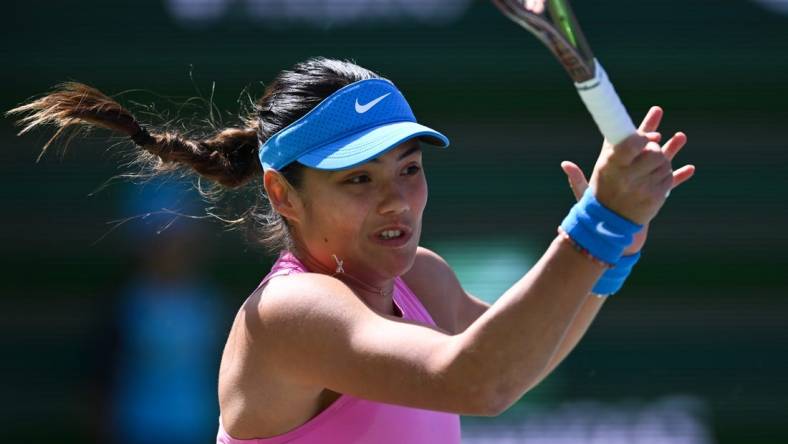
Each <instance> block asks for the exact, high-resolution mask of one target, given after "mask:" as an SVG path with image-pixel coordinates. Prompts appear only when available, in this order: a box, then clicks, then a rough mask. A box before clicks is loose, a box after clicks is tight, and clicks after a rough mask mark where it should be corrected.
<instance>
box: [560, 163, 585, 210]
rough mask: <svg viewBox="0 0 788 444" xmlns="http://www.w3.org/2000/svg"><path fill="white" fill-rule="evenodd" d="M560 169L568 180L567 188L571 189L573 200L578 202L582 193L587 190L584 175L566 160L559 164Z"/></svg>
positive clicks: (578, 168) (577, 167)
mask: <svg viewBox="0 0 788 444" xmlns="http://www.w3.org/2000/svg"><path fill="white" fill-rule="evenodd" d="M561 169H562V170H564V173H566V177H567V179H568V180H569V187H570V188H571V189H572V193H573V194H574V195H575V199H577V200H580V198H581V197H583V193H585V192H586V189H587V188H588V181H587V180H586V176H585V174H583V170H581V169H580V167H579V166H577V165H575V164H574V163H572V162H569V161H568V160H565V161H563V162H561Z"/></svg>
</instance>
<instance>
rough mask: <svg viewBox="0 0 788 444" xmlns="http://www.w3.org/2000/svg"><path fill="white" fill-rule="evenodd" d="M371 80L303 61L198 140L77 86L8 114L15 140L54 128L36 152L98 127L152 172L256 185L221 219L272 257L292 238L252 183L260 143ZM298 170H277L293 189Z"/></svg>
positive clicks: (327, 63)
mask: <svg viewBox="0 0 788 444" xmlns="http://www.w3.org/2000/svg"><path fill="white" fill-rule="evenodd" d="M369 78H379V76H378V75H377V74H375V73H374V72H372V71H369V70H367V69H365V68H362V67H360V66H358V65H356V64H354V63H352V62H349V61H342V60H334V59H327V58H323V57H318V58H312V59H309V60H306V61H304V62H301V63H298V64H296V65H295V66H293V67H292V68H291V69H289V70H284V71H281V72H280V73H279V74H278V75H277V76H276V78H275V79H274V81H273V82H271V83H270V84H269V85H268V86H267V87H266V89H265V92H264V93H263V96H262V97H261V98H260V99H259V100H257V102H256V103H255V105H254V107H253V109H252V110H250V111H249V112H247V113H246V115H240V116H239V121H240V122H239V123H240V125H239V126H238V127H230V128H224V129H220V130H217V131H215V132H213V133H212V134H209V135H208V136H206V137H204V138H188V137H186V136H184V135H182V133H181V132H178V131H175V130H162V131H158V130H156V129H154V128H152V127H149V126H148V125H143V124H142V123H140V122H139V121H138V120H137V119H136V118H135V117H134V116H133V115H132V114H131V113H130V112H129V111H127V110H126V109H125V108H124V107H122V106H121V105H120V104H119V103H118V102H117V101H115V100H114V99H112V98H110V97H108V96H106V95H104V94H103V93H102V92H101V91H99V90H97V89H95V88H93V87H90V86H88V85H85V84H82V83H77V82H68V83H63V84H61V85H58V86H57V87H56V88H55V90H54V91H52V92H51V93H49V94H46V95H45V96H43V97H41V98H39V99H36V100H33V101H31V102H29V103H26V104H23V105H21V106H18V107H16V108H14V109H12V110H10V111H8V112H7V113H6V114H7V115H11V114H22V115H24V117H22V118H20V119H19V120H18V122H17V123H18V124H19V125H21V126H22V127H23V128H22V130H21V131H20V132H19V134H20V135H21V134H24V133H26V132H28V131H30V130H32V129H35V128H38V127H42V126H46V125H53V126H55V127H56V128H57V130H56V132H55V134H54V135H53V136H52V137H51V138H50V139H49V141H48V142H47V143H46V144H45V145H44V147H43V149H42V151H41V155H43V154H44V152H46V150H47V148H48V147H49V146H50V145H51V144H52V142H54V141H55V140H57V139H59V138H61V137H63V136H64V135H65V134H66V133H67V132H68V131H67V130H73V132H71V133H70V134H69V136H68V137H67V138H66V139H67V142H66V143H68V141H70V140H72V139H73V138H74V137H75V136H78V135H80V134H84V133H87V132H88V131H89V130H90V129H91V128H92V127H99V128H104V129H108V130H110V131H113V132H115V133H119V134H121V135H124V136H128V137H129V138H130V140H131V141H132V142H133V143H134V144H135V145H136V146H137V147H138V148H139V149H138V150H137V151H136V152H135V154H134V155H135V160H136V161H137V162H138V163H140V164H141V165H143V166H144V169H145V170H146V171H147V172H148V173H150V174H151V175H155V174H160V173H164V172H168V171H172V170H173V169H178V168H183V169H185V170H187V171H190V172H194V173H197V174H198V175H199V176H200V177H203V178H206V179H209V180H211V181H213V182H215V183H216V184H218V185H220V186H221V187H222V188H225V189H238V188H241V187H243V186H244V185H249V186H252V187H255V188H256V190H257V192H256V194H257V196H258V199H257V202H256V203H255V204H254V205H253V206H252V207H251V208H248V209H247V210H246V211H244V212H243V214H242V215H241V216H240V217H238V218H235V219H234V220H230V221H228V220H225V222H228V223H229V224H231V225H238V224H244V225H246V226H247V227H248V228H249V229H251V231H252V232H253V233H255V236H254V237H255V238H256V239H257V240H259V241H260V242H261V243H262V244H263V245H264V246H265V247H266V248H267V249H268V250H269V251H273V252H276V251H279V250H281V249H289V248H292V239H291V237H290V233H289V228H288V226H287V223H286V221H285V220H283V218H282V217H281V216H280V215H279V214H278V213H277V212H276V211H274V210H273V209H272V208H271V206H270V205H269V204H268V202H267V199H266V197H265V195H264V193H263V191H264V190H263V187H262V184H261V181H259V182H258V181H254V182H252V179H253V178H255V177H257V178H260V177H262V167H261V165H260V161H259V159H258V149H259V146H260V144H261V143H262V142H265V140H267V139H268V138H269V137H270V136H271V135H273V134H274V133H276V132H277V131H279V130H281V129H282V128H284V127H286V126H288V125H289V124H291V123H292V122H294V121H295V120H297V119H298V118H300V117H301V116H303V115H304V114H306V113H307V112H309V110H311V109H312V108H314V107H315V106H316V105H317V104H318V103H320V102H321V101H322V100H323V99H325V98H326V97H328V96H329V95H331V94H332V93H333V92H335V91H337V90H338V89H340V88H342V87H343V86H346V85H349V84H350V83H353V82H356V81H359V80H365V79H369ZM39 157H40V156H39ZM303 168H304V167H303V166H302V165H301V164H299V163H297V162H293V163H291V164H290V165H288V166H287V167H285V168H283V169H282V170H281V171H280V173H281V174H282V175H283V176H284V177H285V179H287V180H288V182H290V184H291V185H292V186H293V187H295V188H296V189H298V188H299V187H300V183H301V175H302V174H301V173H302V171H303Z"/></svg>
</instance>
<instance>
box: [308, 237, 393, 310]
mask: <svg viewBox="0 0 788 444" xmlns="http://www.w3.org/2000/svg"><path fill="white" fill-rule="evenodd" d="M293 253H294V254H295V255H296V256H297V257H298V259H299V260H300V261H301V263H303V264H304V265H305V266H306V268H307V269H308V270H309V271H312V272H315V273H321V274H326V275H329V276H332V277H335V278H337V279H339V280H340V281H342V282H343V283H344V284H345V285H347V286H348V287H350V289H351V290H353V292H355V293H356V294H357V295H359V296H360V297H361V298H362V299H363V300H364V302H366V303H367V305H369V306H370V307H372V308H373V309H374V310H375V311H378V312H382V313H385V314H393V313H394V303H393V298H394V279H387V280H385V281H379V282H369V281H367V280H364V279H361V278H359V277H357V276H355V275H354V274H353V273H352V272H350V271H349V270H347V268H346V264H345V263H344V261H343V260H342V258H340V257H337V256H336V255H334V254H332V255H331V257H330V258H327V260H325V261H321V260H319V259H318V258H316V257H314V256H312V255H311V254H310V253H309V252H308V251H307V250H306V249H305V248H298V249H296V251H294V252H293ZM329 261H330V262H329ZM327 262H328V263H327ZM329 264H331V265H329Z"/></svg>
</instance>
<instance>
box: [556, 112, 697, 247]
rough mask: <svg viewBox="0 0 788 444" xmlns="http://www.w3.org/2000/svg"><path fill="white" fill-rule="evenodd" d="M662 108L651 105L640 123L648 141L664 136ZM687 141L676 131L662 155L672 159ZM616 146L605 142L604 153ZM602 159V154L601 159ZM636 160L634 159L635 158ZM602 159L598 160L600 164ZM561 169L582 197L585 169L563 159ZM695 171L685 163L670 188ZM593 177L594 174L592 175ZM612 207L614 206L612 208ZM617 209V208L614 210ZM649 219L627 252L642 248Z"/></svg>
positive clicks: (663, 147) (684, 180)
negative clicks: (660, 128)
mask: <svg viewBox="0 0 788 444" xmlns="http://www.w3.org/2000/svg"><path fill="white" fill-rule="evenodd" d="M662 115H663V112H662V109H661V108H660V107H658V106H654V107H651V109H650V110H649V112H648V113H647V114H646V117H645V118H644V119H643V122H642V123H641V124H640V128H639V129H638V132H639V134H640V135H641V136H642V137H643V138H645V140H646V141H647V143H659V142H660V140H661V138H662V136H661V134H660V133H659V132H657V129H658V127H659V123H660V121H661V120H662ZM639 140H640V141H642V140H643V139H639ZM686 143H687V136H686V135H684V133H681V132H679V133H676V134H675V135H674V136H673V137H671V138H670V140H668V141H667V142H666V143H665V144H664V145H662V147H661V148H660V151H661V153H662V155H663V156H664V157H665V158H666V159H667V160H668V161H672V160H673V158H674V157H675V156H676V154H678V152H679V151H681V149H682V148H683V147H684V145H685V144H686ZM613 149H614V147H613V146H612V145H611V144H610V143H609V142H607V141H605V142H604V144H603V146H602V154H604V153H605V152H606V151H607V152H608V155H611V154H612V153H610V152H611V151H613ZM601 159H602V155H600V160H601ZM633 160H634V159H633ZM599 162H600V161H597V164H599ZM561 169H562V170H564V173H565V174H566V176H567V179H568V181H569V186H570V187H571V188H572V192H573V193H574V195H575V198H576V199H580V197H582V195H583V193H584V192H585V191H586V189H587V188H588V186H589V182H588V180H586V176H585V174H584V173H583V170H581V169H580V167H578V166H577V165H576V164H574V163H573V162H570V161H563V162H561ZM597 171H598V169H597V168H595V169H594V174H596V173H597ZM694 173H695V167H694V166H693V165H685V166H683V167H681V168H679V169H678V170H675V171H673V172H672V184H671V187H670V189H673V188H676V187H678V186H679V185H681V184H682V183H684V182H686V181H687V180H689V179H690V178H691V177H692V175H693V174H694ZM592 178H593V175H592ZM611 209H612V208H611ZM614 211H615V210H614ZM647 224H648V221H646V226H645V227H644V229H643V230H641V231H640V232H639V233H637V234H636V235H635V238H634V240H633V242H632V244H631V245H630V246H629V247H628V248H627V249H626V250H625V252H624V253H625V254H630V253H633V252H636V251H639V250H640V248H641V247H642V246H643V244H644V243H645V241H646V236H647V235H648V225H647Z"/></svg>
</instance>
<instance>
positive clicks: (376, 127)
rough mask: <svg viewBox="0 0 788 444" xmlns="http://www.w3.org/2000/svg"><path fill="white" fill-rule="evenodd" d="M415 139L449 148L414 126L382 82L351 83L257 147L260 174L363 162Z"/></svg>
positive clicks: (430, 131)
mask: <svg viewBox="0 0 788 444" xmlns="http://www.w3.org/2000/svg"><path fill="white" fill-rule="evenodd" d="M414 137H418V138H419V139H420V140H423V141H424V142H427V143H429V144H432V145H437V146H440V147H447V146H449V139H448V138H446V136H444V135H443V134H441V133H439V132H437V131H435V130H433V129H431V128H428V127H426V126H424V125H420V124H418V123H416V117H415V116H414V115H413V111H411V109H410V105H408V102H407V101H406V100H405V97H404V96H403V95H402V93H401V92H399V90H398V89H397V88H396V87H395V86H394V84H392V83H391V82H389V81H388V80H384V79H367V80H361V81H358V82H354V83H351V84H350V85H347V86H345V87H343V88H341V89H339V90H338V91H336V92H334V93H333V94H331V95H330V96H328V97H327V98H326V99H325V100H323V101H322V102H320V103H319V104H318V105H317V106H316V107H315V108H313V109H312V110H310V111H309V112H308V113H306V114H305V115H304V116H303V117H301V118H300V119H298V120H296V121H295V122H293V123H292V124H290V125H288V126H287V127H285V128H284V129H282V130H281V131H279V132H277V133H276V134H274V135H272V136H271V137H269V138H268V140H267V141H266V142H265V143H264V144H262V145H261V146H260V163H261V164H262V165H263V169H265V170H267V169H271V168H273V169H275V170H280V169H282V168H283V167H285V166H286V165H288V164H290V163H292V162H294V161H298V162H299V163H302V164H304V165H306V166H309V167H312V168H318V169H321V170H340V169H344V168H350V167H353V166H356V165H358V164H361V163H364V162H366V161H368V160H370V159H373V158H375V157H377V156H379V155H380V154H381V153H383V152H385V151H387V150H389V149H391V148H394V147H395V146H397V145H399V144H400V143H402V142H404V141H406V140H408V139H412V138H414Z"/></svg>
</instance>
